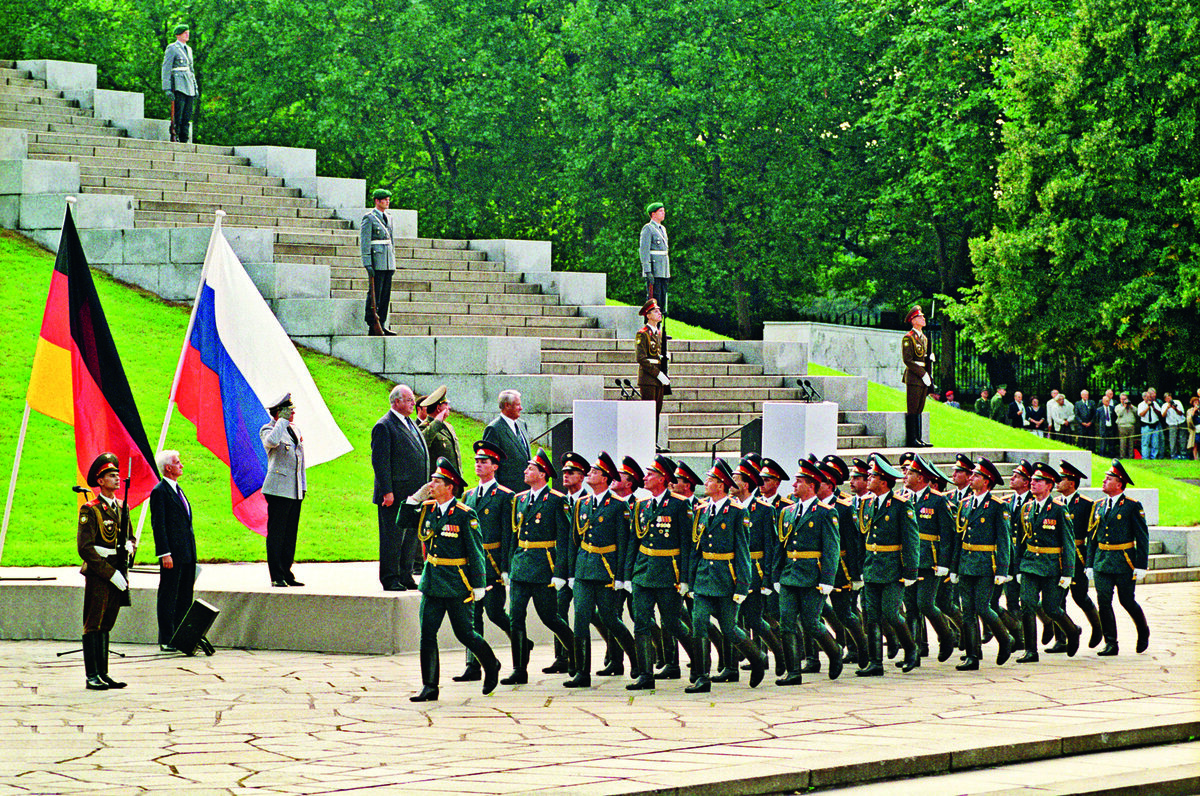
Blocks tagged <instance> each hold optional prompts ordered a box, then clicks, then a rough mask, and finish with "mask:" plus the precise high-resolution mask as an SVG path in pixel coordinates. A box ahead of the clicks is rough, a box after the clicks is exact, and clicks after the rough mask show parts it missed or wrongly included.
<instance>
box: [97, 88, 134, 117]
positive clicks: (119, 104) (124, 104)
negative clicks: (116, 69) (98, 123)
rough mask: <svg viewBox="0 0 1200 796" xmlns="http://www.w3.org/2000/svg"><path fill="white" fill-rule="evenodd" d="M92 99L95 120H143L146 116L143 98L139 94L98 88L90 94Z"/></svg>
mask: <svg viewBox="0 0 1200 796" xmlns="http://www.w3.org/2000/svg"><path fill="white" fill-rule="evenodd" d="M92 97H93V105H92V113H94V114H95V116H96V118H97V119H113V120H115V119H143V118H145V116H146V102H145V96H144V95H143V94H142V93H141V92H138V91H109V90H108V89H103V88H98V89H96V90H95V91H94V92H92Z"/></svg>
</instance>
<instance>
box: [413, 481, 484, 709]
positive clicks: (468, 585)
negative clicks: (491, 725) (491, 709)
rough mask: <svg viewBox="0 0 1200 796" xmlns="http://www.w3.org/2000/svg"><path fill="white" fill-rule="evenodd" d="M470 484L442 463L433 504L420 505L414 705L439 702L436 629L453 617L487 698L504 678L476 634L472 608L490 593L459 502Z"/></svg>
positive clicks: (469, 519)
mask: <svg viewBox="0 0 1200 796" xmlns="http://www.w3.org/2000/svg"><path fill="white" fill-rule="evenodd" d="M466 485H467V482H466V481H464V480H463V477H462V475H460V474H459V472H458V468H456V467H455V466H454V465H453V464H451V463H450V461H449V460H447V459H445V458H441V459H438V461H437V467H435V468H434V471H433V477H431V478H430V479H429V494H430V497H431V499H430V500H426V501H425V502H424V503H422V504H421V509H420V514H419V515H418V517H417V534H418V538H419V539H420V540H421V542H422V543H424V546H425V567H424V569H423V570H422V572H421V584H420V589H421V608H420V612H421V686H422V687H421V693H419V694H417V695H416V696H413V697H409V699H410V700H411V701H413V702H433V701H436V700H437V698H438V681H439V674H440V671H439V669H440V667H439V665H438V640H437V634H438V629H439V628H440V627H441V626H442V620H443V619H445V618H447V617H449V619H450V627H451V628H452V629H453V630H454V636H455V638H457V639H458V640H459V642H460V643H462V645H463V646H465V647H466V648H467V649H469V650H470V651H471V652H472V653H473V654H474V655H475V657H476V658H477V659H478V660H479V662H480V663H481V664H482V666H483V693H484V695H487V694H490V693H492V691H493V690H494V689H495V688H496V681H497V680H498V679H499V676H500V661H498V660H496V656H495V654H494V653H493V652H492V648H491V647H490V646H489V645H488V643H487V642H486V641H484V639H483V636H481V635H479V633H477V632H476V631H475V628H474V622H473V621H472V620H473V618H472V614H473V604H474V603H479V602H482V601H483V598H484V595H485V594H487V588H486V580H485V574H484V572H485V570H484V557H483V540H482V537H481V536H480V533H479V519H478V515H476V514H475V511H474V509H472V508H470V507H469V506H467V505H466V504H465V503H463V502H462V501H461V500H459V499H458V497H457V496H458V495H459V494H461V492H462V490H463V489H464V488H465V487H466Z"/></svg>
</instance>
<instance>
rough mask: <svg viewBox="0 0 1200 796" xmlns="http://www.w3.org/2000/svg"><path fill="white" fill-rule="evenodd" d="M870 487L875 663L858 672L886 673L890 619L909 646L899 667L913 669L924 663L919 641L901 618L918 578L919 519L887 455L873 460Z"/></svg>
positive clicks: (866, 563)
mask: <svg viewBox="0 0 1200 796" xmlns="http://www.w3.org/2000/svg"><path fill="white" fill-rule="evenodd" d="M869 464H870V467H871V473H870V475H869V476H868V478H867V489H868V490H869V491H870V493H871V494H872V495H873V496H874V500H872V501H870V503H871V504H872V505H871V506H870V515H869V516H868V517H866V519H865V526H866V538H865V539H864V543H863V547H864V549H865V553H864V555H863V581H864V582H865V584H866V585H865V587H864V590H863V594H864V597H863V618H864V621H865V624H866V636H867V646H868V648H869V653H870V662H869V664H868V665H867V667H866V668H865V669H858V670H856V671H855V672H854V673H855V674H856V675H858V676H859V677H882V676H883V625H884V623H887V624H888V625H889V626H891V628H892V632H893V633H895V635H896V638H897V640H898V641H899V643H900V646H901V647H903V648H904V662H903V664H902V665H901V667H900V669H901V671H904V672H909V671H911V670H912V669H914V668H916V666H917V665H918V664H919V663H920V656H919V652H918V650H917V645H916V643H915V642H914V641H913V639H912V635H911V634H910V633H909V632H908V626H907V625H906V624H905V623H904V620H903V619H902V618H901V616H900V601H901V599H902V598H903V597H904V587H905V586H911V585H912V584H914V583H916V582H917V561H918V554H919V552H918V549H917V548H918V543H919V541H920V540H919V538H918V532H917V518H916V516H915V515H914V514H913V509H912V505H911V504H910V503H909V501H908V499H907V498H904V497H902V496H900V495H896V494H893V493H892V489H893V487H895V486H896V481H897V480H898V479H899V478H900V471H899V470H897V469H896V468H895V467H893V466H892V465H890V464H888V463H887V460H886V459H884V458H883V457H882V456H874V457H872V458H871V461H870V463H869Z"/></svg>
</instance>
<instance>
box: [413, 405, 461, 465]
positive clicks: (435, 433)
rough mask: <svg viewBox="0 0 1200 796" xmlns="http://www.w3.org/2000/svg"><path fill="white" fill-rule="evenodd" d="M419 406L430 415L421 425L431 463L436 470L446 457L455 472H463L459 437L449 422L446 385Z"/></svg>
mask: <svg viewBox="0 0 1200 796" xmlns="http://www.w3.org/2000/svg"><path fill="white" fill-rule="evenodd" d="M418 406H420V407H422V408H423V409H425V411H426V413H427V415H428V417H427V418H426V420H425V422H424V423H422V424H421V435H422V436H423V437H424V438H425V446H426V447H427V448H428V449H429V461H431V462H434V464H435V467H434V469H436V463H437V460H438V459H440V458H443V457H444V458H445V459H446V460H447V461H449V462H450V463H451V464H453V465H454V469H455V470H461V468H460V466H459V461H460V456H459V453H458V435H457V434H455V433H454V426H452V425H450V422H449V420H448V418H449V417H450V402H449V401H447V400H446V385H444V384H443V385H442V386H440V387H438V388H437V389H436V390H434V391H433V392H431V393H429V395H427V396H425V397H424V398H422V399H421V401H420V403H419V404H418Z"/></svg>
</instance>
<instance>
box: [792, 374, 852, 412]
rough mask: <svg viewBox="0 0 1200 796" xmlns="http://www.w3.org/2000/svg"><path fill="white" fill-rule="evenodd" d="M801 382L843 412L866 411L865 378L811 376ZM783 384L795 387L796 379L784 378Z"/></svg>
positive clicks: (805, 377)
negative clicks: (805, 383)
mask: <svg viewBox="0 0 1200 796" xmlns="http://www.w3.org/2000/svg"><path fill="white" fill-rule="evenodd" d="M803 380H804V381H806V382H808V383H809V385H811V387H812V389H814V390H816V391H817V394H818V395H819V396H820V397H821V399H822V400H825V401H833V402H834V403H836V404H837V405H838V406H839V407H841V410H842V411H843V412H855V411H857V412H865V411H866V410H867V377H866V376H813V375H806V376H804V377H803ZM784 383H785V384H787V385H788V386H789V387H791V386H795V385H796V383H797V379H793V378H785V379H784Z"/></svg>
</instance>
